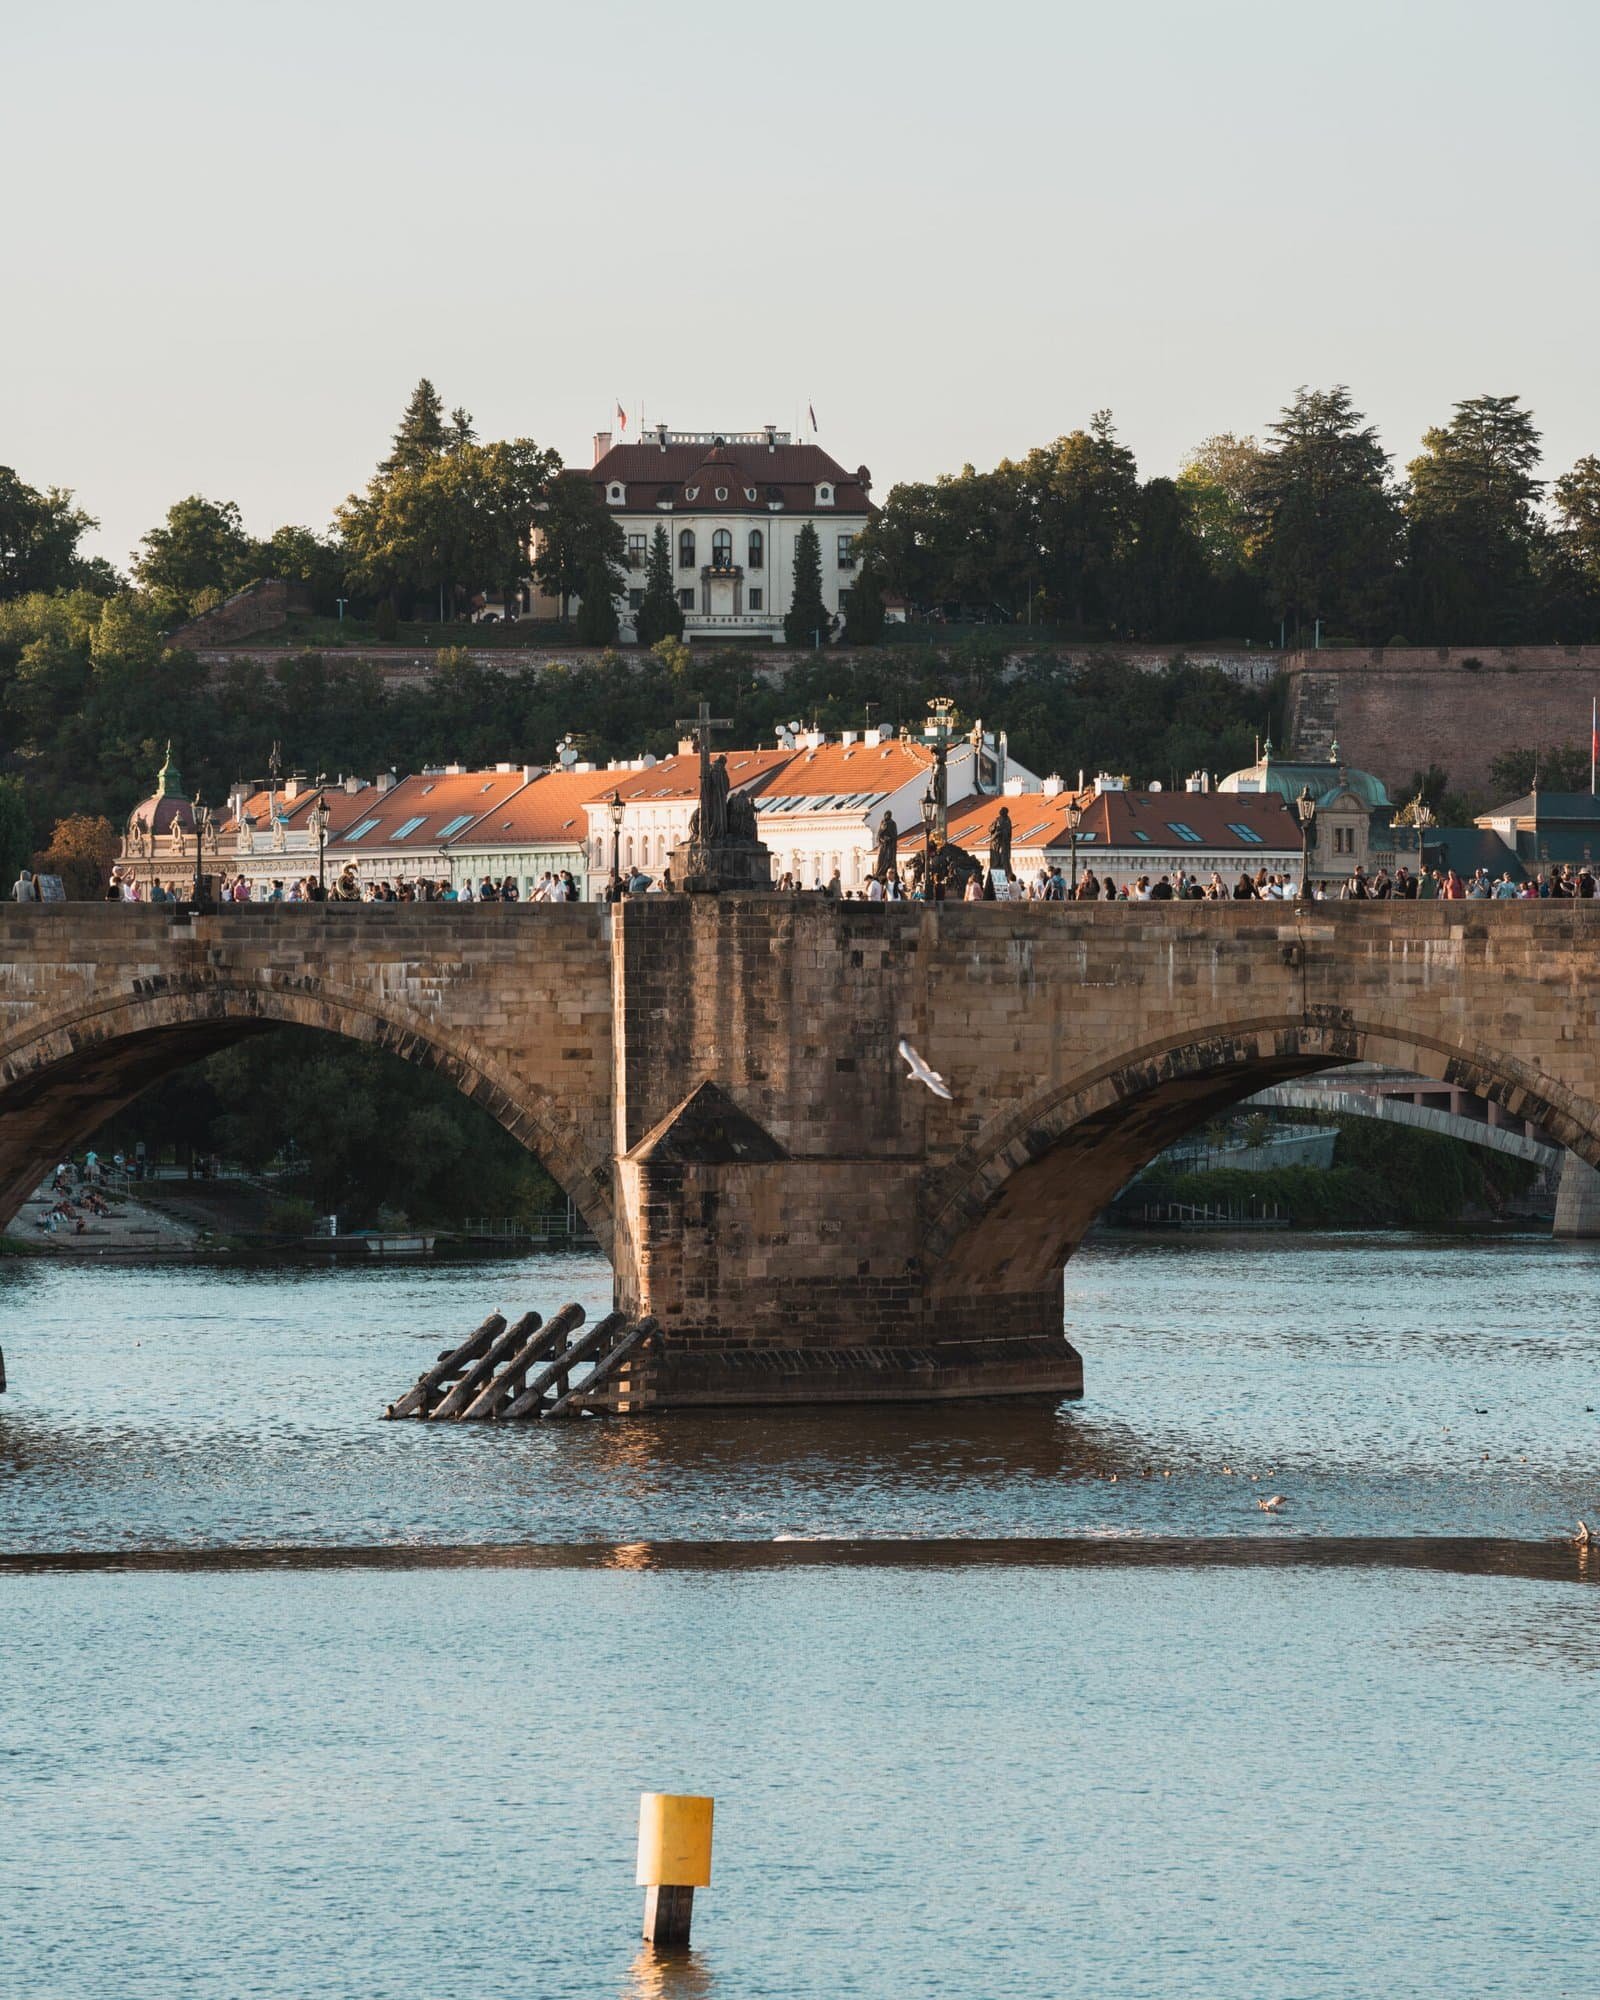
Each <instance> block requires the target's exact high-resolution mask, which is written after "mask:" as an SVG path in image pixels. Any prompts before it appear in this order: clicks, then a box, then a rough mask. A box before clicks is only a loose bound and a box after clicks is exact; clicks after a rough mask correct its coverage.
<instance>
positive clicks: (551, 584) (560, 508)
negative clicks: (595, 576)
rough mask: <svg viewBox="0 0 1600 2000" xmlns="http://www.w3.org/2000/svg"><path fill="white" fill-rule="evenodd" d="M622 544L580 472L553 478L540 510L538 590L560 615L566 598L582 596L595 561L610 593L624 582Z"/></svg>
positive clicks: (614, 524) (536, 557) (618, 532)
mask: <svg viewBox="0 0 1600 2000" xmlns="http://www.w3.org/2000/svg"><path fill="white" fill-rule="evenodd" d="M627 548H628V545H627V542H626V541H625V540H624V538H623V533H622V529H621V527H620V526H619V525H618V524H617V521H616V520H615V518H614V517H613V516H612V515H611V514H610V513H609V512H608V511H607V509H606V507H605V504H604V502H603V501H602V500H601V498H600V496H599V494H598V493H597V492H596V491H595V489H594V488H593V486H591V485H590V483H589V481H588V480H587V479H586V478H585V477H584V476H583V474H582V473H580V472H567V473H562V474H560V476H559V477H555V478H552V480H551V482H550V486H549V491H548V495H547V498H546V502H545V505H544V507H543V508H542V509H541V511H540V514H539V519H538V539H537V548H536V551H535V555H534V564H533V569H534V575H535V576H536V577H537V578H538V579H539V587H540V589H541V590H543V591H544V592H545V593H546V595H547V596H550V597H553V598H555V599H556V601H557V602H558V603H559V605H560V607H561V616H562V617H563V618H565V617H566V615H567V604H568V601H569V600H570V599H571V598H574V597H580V596H582V594H583V591H584V589H585V584H586V579H587V578H588V576H589V574H590V572H591V571H592V570H594V569H595V568H596V567H597V566H599V567H602V568H604V569H606V570H607V571H608V573H610V575H611V577H612V591H613V592H616V591H620V590H621V589H622V588H623V587H624V579H625V572H624V570H623V566H622V565H623V558H624V556H625V555H626V554H627Z"/></svg>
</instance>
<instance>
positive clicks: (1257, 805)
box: [900, 791, 1300, 862]
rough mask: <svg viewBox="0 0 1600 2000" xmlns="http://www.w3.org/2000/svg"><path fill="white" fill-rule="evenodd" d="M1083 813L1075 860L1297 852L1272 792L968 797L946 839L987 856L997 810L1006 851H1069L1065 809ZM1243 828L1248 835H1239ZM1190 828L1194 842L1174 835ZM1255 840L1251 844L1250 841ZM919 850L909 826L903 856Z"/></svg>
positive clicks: (918, 834) (1292, 822)
mask: <svg viewBox="0 0 1600 2000" xmlns="http://www.w3.org/2000/svg"><path fill="white" fill-rule="evenodd" d="M1075 797H1076V798H1077V799H1078V801H1079V803H1080V804H1081V805H1082V807H1083V817H1082V819H1081V820H1080V822H1079V825H1078V852H1079V855H1080V857H1081V856H1083V855H1085V854H1093V853H1095V852H1096V851H1099V852H1102V853H1104V852H1106V851H1110V852H1111V853H1114V854H1116V853H1121V854H1129V853H1134V854H1137V853H1149V854H1150V855H1151V856H1152V858H1154V857H1155V856H1157V855H1159V856H1161V857H1162V858H1164V859H1166V860H1168V861H1172V862H1177V861H1180V860H1181V859H1182V857H1183V856H1184V855H1185V854H1192V853H1194V852H1196V851H1197V850H1204V851H1207V852H1210V853H1213V854H1217V853H1221V854H1238V855H1245V854H1258V855H1259V854H1268V853H1279V854H1282V853H1297V852H1298V851H1299V847H1300V823H1299V821H1298V820H1297V819H1296V818H1295V816H1294V814H1293V813H1292V812H1291V811H1290V810H1289V808H1288V806H1287V805H1286V804H1285V803H1284V801H1283V800H1282V799H1281V798H1279V797H1278V796H1277V794H1276V793H1267V794H1256V793H1244V792H1101V793H1099V794H1096V793H1094V792H1092V791H1090V792H1081V793H1073V792H1070V791H1065V792H1059V793H1057V794H1056V796H1055V797H1054V798H1048V797H1046V796H1045V795H1044V794H1043V793H1042V792H1024V793H1023V794H1022V796H1021V797H1020V798H1000V799H997V798H968V799H964V800H962V801H961V803H960V804H959V805H952V806H951V808H950V837H951V839H952V840H954V841H956V842H958V843H959V844H960V845H961V846H963V847H966V848H969V849H973V850H977V849H980V848H982V849H986V848H987V847H988V844H989V835H990V833H991V831H992V830H993V827H994V822H995V819H996V817H997V816H998V814H999V811H1000V808H1001V807H1002V806H1007V807H1009V808H1010V812H1011V844H1012V847H1013V848H1014V849H1015V848H1025V849H1028V850H1030V851H1032V850H1035V849H1043V850H1046V851H1055V850H1056V849H1067V848H1070V847H1071V844H1072V835H1071V832H1070V830H1069V828H1068V826H1067V808H1068V806H1070V805H1071V804H1072V802H1073V799H1074V798H1075ZM1241 826H1243V827H1248V828H1249V833H1240V832H1238V831H1237V830H1236V829H1237V828H1239V827H1241ZM1179 827H1187V828H1189V830H1190V832H1191V833H1192V834H1194V835H1196V836H1197V838H1195V839H1189V838H1187V837H1186V836H1185V835H1184V834H1182V833H1180V832H1179V831H1178V828H1179ZM1251 835H1254V836H1255V837H1254V838H1251ZM921 844H922V829H921V827H920V826H918V827H914V828H912V829H911V831H910V832H908V833H906V834H905V835H904V836H903V837H902V839H901V841H900V845H901V847H902V848H904V849H906V850H907V851H908V852H910V851H913V850H915V849H917V848H919V847H920V846H921Z"/></svg>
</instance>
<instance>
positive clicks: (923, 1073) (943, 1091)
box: [900, 1035, 955, 1103]
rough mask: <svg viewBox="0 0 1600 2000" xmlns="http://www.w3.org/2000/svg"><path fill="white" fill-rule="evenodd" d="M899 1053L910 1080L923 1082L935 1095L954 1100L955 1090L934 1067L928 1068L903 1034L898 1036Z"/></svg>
mask: <svg viewBox="0 0 1600 2000" xmlns="http://www.w3.org/2000/svg"><path fill="white" fill-rule="evenodd" d="M900 1055H901V1058H902V1059H903V1060H904V1062H905V1063H906V1064H907V1066H908V1067H909V1069H910V1072H911V1075H910V1078H909V1081H910V1082H912V1083H925V1084H926V1085H927V1086H928V1088H929V1089H930V1090H931V1091H932V1092H933V1094H934V1096H935V1097H947V1098H949V1099H950V1100H951V1102H952V1103H953V1102H954V1101H955V1092H954V1091H953V1090H951V1089H950V1087H949V1085H948V1084H946V1082H945V1080H944V1078H943V1077H942V1076H941V1075H940V1074H939V1072H938V1071H937V1070H936V1069H929V1067H928V1065H927V1064H926V1063H925V1062H924V1061H923V1060H922V1058H921V1056H919V1055H918V1054H917V1052H916V1050H915V1049H914V1048H913V1047H912V1046H911V1044H910V1043H909V1042H908V1041H907V1040H906V1039H905V1037H904V1036H903V1035H902V1036H901V1038H900Z"/></svg>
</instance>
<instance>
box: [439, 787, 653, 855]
mask: <svg viewBox="0 0 1600 2000" xmlns="http://www.w3.org/2000/svg"><path fill="white" fill-rule="evenodd" d="M616 782H617V774H616V772H615V771H546V772H544V774H543V775H542V776H540V777H537V778H534V779H533V780H532V781H531V782H530V783H528V784H526V785H524V786H523V787H522V789H521V791H519V792H514V793H513V794H512V795H511V797H510V798H509V799H507V800H506V802H505V804H504V805H503V806H497V807H496V808H495V809H494V810H493V811H492V812H487V813H485V814H484V815H483V817H482V818H481V819H478V820H475V821H474V822H473V824H472V825H471V826H469V827H466V828H464V829H463V830H462V831H461V832H460V833H458V834H453V835H452V836H451V838H450V840H449V842H448V843H447V844H448V845H449V846H451V847H496V846H499V845H501V844H502V843H506V844H509V845H511V846H517V847H520V846H524V845H526V846H530V847H532V846H549V847H556V846H563V845H571V846H577V847H581V846H582V845H583V843H584V841H585V839H586V838H587V836H588V823H587V820H586V818H585V815H584V810H583V809H584V807H585V806H586V805H587V804H588V803H589V801H590V800H591V799H599V798H609V797H610V795H611V790H612V787H613V786H614V785H615V784H616Z"/></svg>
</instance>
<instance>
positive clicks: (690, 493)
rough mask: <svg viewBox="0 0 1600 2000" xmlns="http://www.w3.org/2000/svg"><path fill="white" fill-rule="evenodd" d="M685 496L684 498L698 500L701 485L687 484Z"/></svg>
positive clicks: (684, 490) (684, 491)
mask: <svg viewBox="0 0 1600 2000" xmlns="http://www.w3.org/2000/svg"><path fill="white" fill-rule="evenodd" d="M683 497H684V499H685V500H698V499H699V498H700V489H699V487H698V486H686V487H685V488H684V489H683Z"/></svg>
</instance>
